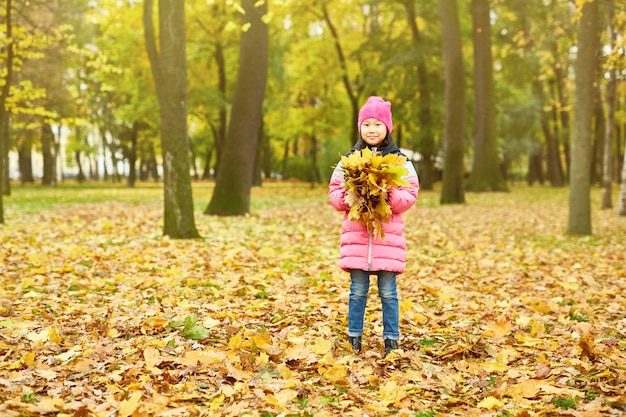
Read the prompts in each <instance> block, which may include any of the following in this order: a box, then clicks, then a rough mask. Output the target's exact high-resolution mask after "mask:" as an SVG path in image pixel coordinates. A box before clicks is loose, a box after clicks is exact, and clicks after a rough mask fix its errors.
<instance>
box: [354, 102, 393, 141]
mask: <svg viewBox="0 0 626 417" xmlns="http://www.w3.org/2000/svg"><path fill="white" fill-rule="evenodd" d="M370 118H374V119H378V120H380V121H381V122H383V123H384V124H385V126H387V131H388V132H389V133H391V131H392V130H393V123H392V122H391V103H390V102H388V101H385V100H383V99H382V98H380V97H377V96H372V97H370V98H368V99H367V103H365V104H364V105H363V107H361V111H359V122H358V128H359V132H360V131H361V125H362V124H363V121H364V120H367V119H370Z"/></svg>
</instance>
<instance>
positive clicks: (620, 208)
mask: <svg viewBox="0 0 626 417" xmlns="http://www.w3.org/2000/svg"><path fill="white" fill-rule="evenodd" d="M625 145H626V144H625ZM617 214H618V215H619V216H626V152H624V158H623V161H622V185H621V186H620V188H619V197H618V198H617Z"/></svg>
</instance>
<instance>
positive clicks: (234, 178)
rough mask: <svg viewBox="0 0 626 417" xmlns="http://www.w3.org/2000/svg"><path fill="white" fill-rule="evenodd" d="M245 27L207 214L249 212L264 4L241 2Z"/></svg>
mask: <svg viewBox="0 0 626 417" xmlns="http://www.w3.org/2000/svg"><path fill="white" fill-rule="evenodd" d="M242 5H243V9H244V10H245V15H244V17H243V20H244V22H243V23H244V24H246V23H249V24H250V25H251V26H250V28H249V29H248V30H247V31H245V32H243V33H242V34H241V49H240V55H239V72H238V75H237V87H236V90H235V97H234V99H233V106H232V109H231V116H230V124H229V127H228V133H227V137H226V139H227V141H226V143H225V146H224V149H223V154H222V157H221V160H220V165H219V169H218V172H217V179H216V184H215V189H214V191H213V196H212V197H211V201H210V203H209V205H208V206H207V208H206V210H205V213H206V214H216V215H225V216H229V215H244V214H246V213H248V212H249V211H250V189H251V187H252V178H253V174H254V165H255V164H254V161H255V158H256V154H257V152H256V150H257V145H258V139H259V128H260V125H261V116H262V111H263V97H264V95H265V82H266V78H267V66H268V42H269V41H268V37H269V34H268V27H267V24H265V23H264V22H263V20H262V18H263V16H264V15H265V14H266V13H267V2H262V3H259V4H258V6H257V2H256V1H254V0H242Z"/></svg>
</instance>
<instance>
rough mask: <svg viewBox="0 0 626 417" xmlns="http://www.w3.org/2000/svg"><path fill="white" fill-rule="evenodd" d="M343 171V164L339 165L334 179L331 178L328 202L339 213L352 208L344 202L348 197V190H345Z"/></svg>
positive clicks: (333, 176) (334, 173) (334, 172)
mask: <svg viewBox="0 0 626 417" xmlns="http://www.w3.org/2000/svg"><path fill="white" fill-rule="evenodd" d="M344 182H345V181H344V179H343V171H342V170H341V162H340V163H339V164H337V167H336V168H335V170H334V171H333V175H332V177H330V184H329V190H328V201H329V202H330V205H331V206H333V207H334V208H335V210H337V211H348V210H350V207H349V206H348V205H347V204H346V202H345V201H344V199H345V197H346V191H347V190H346V189H345V188H343V183H344Z"/></svg>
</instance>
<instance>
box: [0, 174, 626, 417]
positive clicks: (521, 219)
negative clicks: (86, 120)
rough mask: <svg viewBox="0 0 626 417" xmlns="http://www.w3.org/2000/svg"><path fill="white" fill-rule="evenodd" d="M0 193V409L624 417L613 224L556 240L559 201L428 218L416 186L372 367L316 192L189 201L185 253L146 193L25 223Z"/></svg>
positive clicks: (618, 227)
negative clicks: (402, 267) (238, 212)
mask: <svg viewBox="0 0 626 417" xmlns="http://www.w3.org/2000/svg"><path fill="white" fill-rule="evenodd" d="M36 191H37V190H34V192H36ZM68 192H69V191H68ZM73 192H75V191H73ZM141 192H142V191H141V190H137V191H129V193H136V194H138V195H139V194H140V193H141ZM597 196H598V192H597V190H594V207H598V206H599V204H598V203H597V201H596V199H597ZM11 198H12V199H17V198H18V197H11ZM11 198H10V199H7V200H5V207H7V208H8V210H7V211H8V215H7V216H6V222H7V224H6V225H4V226H0V245H1V251H0V286H1V288H2V291H1V293H0V402H1V403H0V415H2V416H39V415H51V416H92V415H93V416H102V417H104V416H209V415H215V416H242V415H250V416H275V415H283V416H289V415H291V416H334V415H341V416H386V415H397V416H421V417H425V416H435V415H442V416H443V415H463V416H535V415H569V416H600V415H624V413H626V396H625V394H624V387H625V385H626V353H625V352H626V299H625V296H626V292H625V289H626V259H625V258H626V245H625V243H624V242H625V241H624V236H626V219H625V218H619V217H616V216H615V214H614V212H612V211H600V210H595V209H594V213H593V226H594V235H593V236H592V237H567V236H565V235H564V233H563V232H564V229H565V225H566V224H567V190H558V189H556V190H554V189H540V188H536V189H528V188H517V189H515V191H514V192H512V193H508V194H480V195H477V194H469V195H467V200H468V203H467V204H466V205H464V206H444V207H441V206H439V204H438V202H437V201H438V193H428V192H422V193H421V194H420V200H419V201H418V203H417V205H416V206H415V207H414V208H413V209H411V211H410V212H409V213H408V214H407V215H406V218H405V221H406V231H407V237H408V241H409V253H408V257H409V262H408V268H407V271H406V272H405V273H404V274H403V275H402V276H401V277H400V279H399V290H400V295H401V332H402V338H401V340H400V347H401V350H400V351H396V352H394V353H392V354H391V355H390V356H388V357H387V358H383V357H382V350H383V346H382V340H381V338H380V334H381V330H382V323H381V311H380V302H379V300H378V298H377V294H376V286H375V285H372V289H371V291H370V298H369V304H368V311H367V315H366V329H365V336H364V349H363V353H362V354H360V355H355V354H353V353H352V351H351V350H350V348H349V346H348V345H347V343H345V332H346V312H347V301H348V283H349V282H348V281H349V280H348V276H347V274H346V273H344V272H342V271H340V270H339V269H338V267H337V266H336V261H337V256H338V238H339V230H340V215H339V214H338V213H336V212H334V211H333V210H332V208H331V207H330V206H329V205H328V203H327V199H326V188H325V187H319V188H316V189H310V188H308V187H307V186H305V185H290V186H289V185H288V186H285V185H281V184H269V185H266V186H264V187H263V188H261V189H255V190H254V192H253V199H254V201H257V202H259V201H260V202H261V203H260V204H257V205H256V206H255V207H254V209H253V212H252V214H251V215H249V216H246V217H226V218H220V217H212V216H205V215H203V214H201V213H202V207H199V206H198V208H199V210H198V214H197V219H196V223H197V226H198V229H199V231H200V232H201V234H202V236H203V239H197V240H171V239H168V238H164V237H162V236H161V203H160V201H158V200H159V198H156V199H154V198H152V200H150V199H149V198H147V199H146V201H145V202H137V201H132V202H131V201H128V200H123V199H122V200H118V201H109V202H97V203H79V204H76V203H71V202H68V203H65V204H61V205H50V206H48V207H47V208H46V209H43V210H24V211H21V210H16V209H11V207H15V205H14V204H15V203H14V202H13V201H12V200H11ZM100 198H102V195H100ZM195 199H196V202H197V203H198V201H205V202H206V201H208V191H207V189H201V190H196V194H195Z"/></svg>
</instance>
